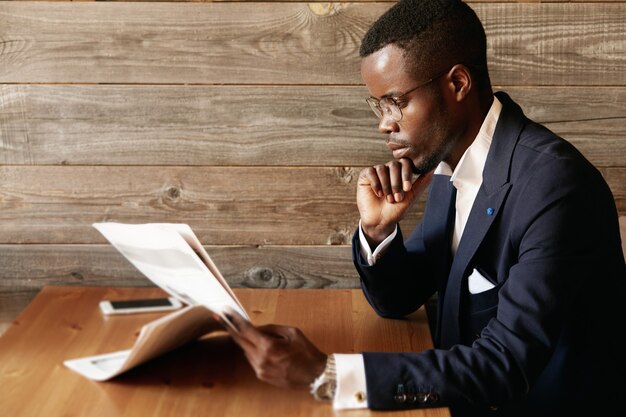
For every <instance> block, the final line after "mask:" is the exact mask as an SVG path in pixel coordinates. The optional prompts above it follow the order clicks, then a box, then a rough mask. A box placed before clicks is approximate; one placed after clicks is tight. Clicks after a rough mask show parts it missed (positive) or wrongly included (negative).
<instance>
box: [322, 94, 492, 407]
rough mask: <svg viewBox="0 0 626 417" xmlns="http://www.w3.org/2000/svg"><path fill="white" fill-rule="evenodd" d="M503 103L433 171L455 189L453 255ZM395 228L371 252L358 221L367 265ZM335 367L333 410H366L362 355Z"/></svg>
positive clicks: (346, 357) (344, 359)
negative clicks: (455, 159) (459, 152)
mask: <svg viewBox="0 0 626 417" xmlns="http://www.w3.org/2000/svg"><path fill="white" fill-rule="evenodd" d="M501 110H502V103H500V101H499V100H498V99H497V98H496V97H494V98H493V103H492V104H491V108H490V109H489V112H488V113H487V116H486V117H485V120H484V121H483V124H482V126H481V127H480V130H479V132H478V135H476V139H474V141H473V142H472V144H471V145H470V146H469V147H468V148H467V149H466V150H465V153H464V154H463V156H461V159H460V160H459V163H458V164H457V166H456V168H455V169H454V171H452V169H451V168H450V166H449V165H448V164H447V163H445V162H441V163H440V164H439V165H438V166H437V168H436V169H435V175H449V176H450V181H451V182H452V185H454V187H455V188H456V190H457V191H456V203H455V208H456V215H455V219H454V232H453V234H452V253H453V254H456V250H457V248H458V247H459V242H460V241H461V237H462V236H463V230H464V229H465V224H466V223H467V218H468V217H469V213H470V211H471V209H472V206H473V205H474V200H475V199H476V194H478V190H479V188H480V186H481V185H482V182H483V169H484V167H485V161H486V160H487V154H488V153H489V147H490V146H491V141H492V139H493V133H494V131H495V129H496V124H497V123H498V118H499V117H500V112H501ZM397 231H398V227H397V226H396V229H395V230H394V231H393V233H392V234H391V235H389V236H388V237H387V238H386V239H385V240H383V241H382V242H381V243H380V244H379V245H378V246H377V247H376V248H375V249H374V251H372V250H371V249H370V246H369V244H368V243H367V239H366V238H365V234H364V233H363V229H362V228H361V223H360V222H359V242H360V243H361V248H360V249H361V255H362V256H363V259H367V263H368V264H369V265H374V264H375V263H376V261H377V260H378V259H379V258H380V257H381V256H382V255H383V253H384V251H385V249H386V248H387V247H388V246H389V244H390V243H391V241H392V240H393V239H394V237H395V236H396V233H397ZM335 361H336V367H337V390H336V392H335V398H334V400H333V408H335V409H337V410H341V409H348V408H367V387H366V383H365V364H364V362H363V355H361V354H345V355H337V354H335Z"/></svg>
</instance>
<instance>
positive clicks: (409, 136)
mask: <svg viewBox="0 0 626 417" xmlns="http://www.w3.org/2000/svg"><path fill="white" fill-rule="evenodd" d="M407 68H408V66H407V65H406V60H405V59H404V57H403V56H402V50H401V49H400V48H398V47H396V46H395V45H388V46H386V47H384V48H382V49H380V50H379V51H377V52H375V53H373V54H372V55H369V56H367V57H365V58H363V60H362V61H361V77H362V78H363V81H364V82H365V84H366V86H367V88H368V90H369V92H370V94H371V95H372V96H373V97H376V98H382V97H397V96H399V95H401V94H403V93H405V92H406V91H409V90H411V89H413V88H414V87H415V86H417V85H419V84H423V83H424V82H426V81H427V80H428V79H430V78H431V77H433V76H435V75H437V74H424V75H423V79H415V78H416V77H412V76H411V75H409V74H408V72H407ZM444 77H445V76H444ZM444 77H442V78H444ZM439 82H441V80H440V79H436V80H434V81H433V82H432V83H429V84H427V85H424V86H423V87H420V88H418V89H416V90H415V91H413V92H410V93H409V94H407V95H406V96H404V97H403V98H402V100H398V104H399V107H400V109H401V111H402V119H401V120H400V121H397V122H396V121H393V120H392V118H391V117H389V116H383V118H382V119H381V120H380V123H379V126H378V128H379V130H380V131H381V132H382V133H386V134H387V135H388V138H387V146H388V147H389V148H390V149H391V150H392V152H393V157H394V158H395V159H400V158H408V159H410V160H411V161H412V162H413V165H414V171H415V172H416V173H425V172H428V171H431V170H433V169H435V168H436V166H437V165H438V164H439V162H441V161H442V160H446V158H447V157H448V156H449V155H450V152H451V151H452V149H453V148H454V145H455V143H456V142H457V139H458V136H459V135H458V134H454V119H453V117H452V116H451V114H450V111H449V109H448V106H447V105H446V102H445V99H444V96H443V91H442V88H441V86H440V84H439Z"/></svg>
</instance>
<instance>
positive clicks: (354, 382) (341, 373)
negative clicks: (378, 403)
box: [333, 353, 367, 410]
mask: <svg viewBox="0 0 626 417" xmlns="http://www.w3.org/2000/svg"><path fill="white" fill-rule="evenodd" d="M334 356H335V368H336V370H337V389H336V391H335V398H334V399H333V408H334V409H335V410H345V409H350V408H367V385H366V383H365V363H364V362H363V355H361V354H337V353H335V355H334Z"/></svg>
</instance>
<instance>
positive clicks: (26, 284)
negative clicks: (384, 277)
mask: <svg viewBox="0 0 626 417" xmlns="http://www.w3.org/2000/svg"><path fill="white" fill-rule="evenodd" d="M205 248H206V251H207V253H208V254H209V255H210V256H211V258H212V259H213V261H214V262H215V264H216V265H217V267H218V268H219V270H220V272H221V273H222V275H223V276H224V278H226V281H228V283H229V285H230V286H231V287H250V288H357V287H358V286H359V281H358V276H357V273H356V269H355V268H354V265H353V264H352V253H351V249H350V246H345V245H341V246H258V247H257V246H206V247H205ZM0 258H1V259H2V268H1V269H0V291H7V290H10V289H16V290H20V291H26V290H29V291H37V290H39V289H40V288H42V287H44V286H45V285H80V286H120V287H121V286H124V287H129V286H130V287H139V286H152V282H151V281H149V280H148V279H147V278H146V277H145V276H143V275H142V274H141V273H140V272H139V271H138V270H137V269H135V267H134V266H133V265H132V264H131V263H130V262H128V261H127V260H126V258H124V257H123V256H122V255H121V254H120V253H119V252H118V251H117V250H116V249H115V248H113V246H111V245H108V244H106V245H97V244H94V245H0Z"/></svg>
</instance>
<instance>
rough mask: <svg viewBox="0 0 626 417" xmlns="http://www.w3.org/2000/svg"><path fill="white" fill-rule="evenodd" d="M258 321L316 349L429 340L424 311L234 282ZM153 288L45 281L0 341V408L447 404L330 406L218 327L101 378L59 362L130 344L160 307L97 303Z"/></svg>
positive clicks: (57, 412)
mask: <svg viewBox="0 0 626 417" xmlns="http://www.w3.org/2000/svg"><path fill="white" fill-rule="evenodd" d="M235 292H236V294H237V296H238V297H239V299H240V300H241V302H242V304H243V305H244V307H245V308H246V310H247V311H248V313H249V314H250V316H251V318H252V321H253V322H254V323H255V324H265V323H280V324H287V325H293V326H297V327H299V328H301V329H302V330H303V331H304V333H305V334H306V335H307V336H308V337H309V338H310V339H311V340H312V341H313V342H314V343H315V344H316V345H317V346H318V347H319V348H320V349H321V350H323V351H325V352H327V353H330V352H338V353H349V352H361V351H421V350H424V349H427V348H429V347H431V346H432V345H431V339H430V333H429V329H428V321H427V319H426V314H425V312H424V310H423V309H420V310H419V311H418V312H416V313H415V314H413V315H412V316H411V317H409V319H408V320H385V319H381V318H379V317H378V316H376V314H375V313H374V312H373V310H372V309H371V308H370V307H369V305H368V304H367V302H366V301H365V299H364V297H363V295H362V293H361V291H360V290H305V289H298V290H273V289H272V290H266V289H236V290H235ZM162 295H164V293H163V292H162V291H161V290H160V289H158V288H93V287H92V288H85V287H46V288H44V289H43V290H42V291H41V292H40V293H39V294H38V295H37V297H36V298H35V299H34V300H33V302H32V303H31V304H30V305H29V306H28V307H27V308H26V309H25V310H24V311H23V312H22V313H21V314H20V315H19V317H18V318H17V319H16V320H15V322H14V323H13V324H12V325H11V326H10V327H9V329H8V330H7V331H6V333H5V334H4V335H3V336H2V337H1V338H0V410H1V413H0V414H2V415H3V416H11V417H21V416H33V417H61V416H77V417H81V416H89V417H99V416H101V417H118V416H132V417H145V416H150V417H161V416H172V417H185V416H194V417H203V416H216V417H224V416H233V417H239V416H241V417H255V416H269V417H275V416H278V417H282V416H289V417H297V416H303V417H305V416H306V417H309V416H314V417H323V416H337V415H346V416H350V417H352V416H355V417H357V416H358V417H360V416H380V415H386V416H441V417H444V416H449V415H450V414H449V411H448V409H447V408H437V409H423V410H411V411H400V412H374V411H370V410H346V411H341V412H338V411H333V409H332V407H331V405H330V404H329V403H324V402H318V401H315V400H314V399H313V398H312V397H311V396H310V395H309V393H308V392H306V391H296V390H285V389H280V388H277V387H274V386H271V385H268V384H266V383H263V382H261V381H259V380H257V379H256V377H255V375H254V373H253V372H252V370H251V368H250V367H249V365H248V363H247V362H246V360H245V358H244V356H243V354H242V353H241V351H240V350H239V348H238V347H236V345H235V344H234V343H233V342H232V341H231V340H230V339H229V338H228V337H227V336H226V334H225V333H218V334H214V335H211V336H208V337H205V338H203V339H201V340H199V341H196V342H193V343H191V344H189V345H187V346H184V347H182V348H180V349H178V350H176V351H173V352H171V353H169V354H166V355H164V356H162V357H160V358H158V359H155V360H153V361H151V362H148V363H146V364H144V365H141V366H139V367H138V368H135V369H133V370H131V371H129V372H128V373H126V374H123V375H121V376H119V377H117V378H115V379H113V380H111V381H108V382H94V381H91V380H89V379H87V378H84V377H82V376H80V375H79V374H77V373H74V372H73V371H71V370H70V369H68V368H66V367H65V366H64V365H63V364H62V362H63V361H64V360H66V359H71V358H77V357H83V356H90V355H96V354H100V353H107V352H113V351H117V350H123V349H129V348H130V347H131V346H132V345H133V343H134V339H135V337H136V336H137V334H138V331H139V329H140V328H141V326H142V325H143V324H145V323H147V322H149V321H152V320H154V319H155V318H157V317H159V316H160V315H162V314H163V313H160V314H155V313H152V314H138V315H132V316H115V317H104V316H102V314H100V311H99V309H98V302H99V301H100V300H102V299H107V298H108V299H110V298H113V299H115V298H118V299H119V298H141V297H158V296H162Z"/></svg>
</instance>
